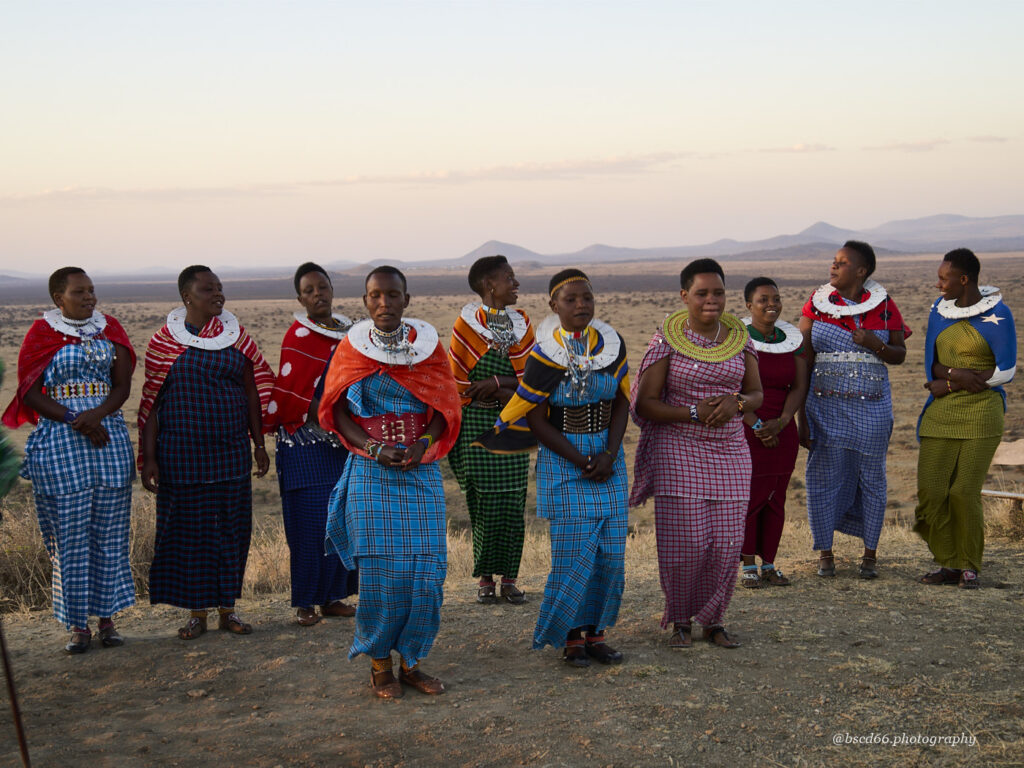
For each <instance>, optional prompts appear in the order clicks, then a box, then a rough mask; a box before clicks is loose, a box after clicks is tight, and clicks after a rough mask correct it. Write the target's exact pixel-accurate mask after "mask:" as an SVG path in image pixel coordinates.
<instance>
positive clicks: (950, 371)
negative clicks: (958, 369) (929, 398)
mask: <svg viewBox="0 0 1024 768" xmlns="http://www.w3.org/2000/svg"><path fill="white" fill-rule="evenodd" d="M952 378H953V369H952V368H950V369H949V370H948V371H946V381H949V380H950V379H952Z"/></svg>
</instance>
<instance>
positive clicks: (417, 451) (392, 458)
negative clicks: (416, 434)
mask: <svg viewBox="0 0 1024 768" xmlns="http://www.w3.org/2000/svg"><path fill="white" fill-rule="evenodd" d="M426 451H427V448H426V446H425V445H423V443H421V442H420V441H419V440H417V441H415V442H414V443H413V444H412V445H410V446H409V447H408V448H399V447H398V446H397V445H385V446H384V447H383V448H381V449H380V452H379V453H378V454H377V463H378V464H382V465H384V466H385V467H401V469H402V471H403V472H405V471H407V470H410V469H414V468H415V467H418V466H419V465H420V462H421V461H422V460H423V454H424V453H426Z"/></svg>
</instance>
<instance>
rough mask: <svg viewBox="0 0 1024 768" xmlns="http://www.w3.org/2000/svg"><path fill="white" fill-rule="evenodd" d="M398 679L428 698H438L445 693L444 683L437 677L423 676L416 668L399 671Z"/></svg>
mask: <svg viewBox="0 0 1024 768" xmlns="http://www.w3.org/2000/svg"><path fill="white" fill-rule="evenodd" d="M398 679H399V680H400V681H401V682H402V683H404V684H405V685H408V686H411V687H413V688H415V689H416V690H417V691H419V692H420V693H425V694H427V695H428V696H437V695H438V694H442V693H444V683H442V682H441V681H440V680H438V679H437V678H436V677H431V676H430V675H425V674H423V673H422V672H420V671H419V670H418V669H416V668H413V669H408V670H406V669H401V670H399V671H398Z"/></svg>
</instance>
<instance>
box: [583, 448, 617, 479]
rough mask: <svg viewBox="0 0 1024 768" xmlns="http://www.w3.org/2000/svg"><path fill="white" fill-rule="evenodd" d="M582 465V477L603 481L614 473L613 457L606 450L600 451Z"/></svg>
mask: <svg viewBox="0 0 1024 768" xmlns="http://www.w3.org/2000/svg"><path fill="white" fill-rule="evenodd" d="M589 458H590V461H588V462H587V463H586V465H585V466H584V467H583V479H584V480H593V481H594V482H595V483H603V482H604V481H605V480H607V479H608V478H609V477H611V476H612V475H613V474H614V473H615V458H614V457H613V456H612V455H611V454H610V453H608V452H607V451H601V453H599V454H597V455H596V456H591V457H589Z"/></svg>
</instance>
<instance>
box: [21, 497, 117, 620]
mask: <svg viewBox="0 0 1024 768" xmlns="http://www.w3.org/2000/svg"><path fill="white" fill-rule="evenodd" d="M35 501H36V512H37V514H38V516H39V530H40V532H41V533H42V535H43V544H45V545H46V552H47V554H48V555H49V556H50V562H51V564H52V565H53V581H52V586H53V615H54V616H55V617H56V618H57V620H58V621H60V622H63V624H64V626H65V627H67V628H68V629H71V628H72V627H84V626H85V625H86V624H87V623H88V621H89V617H90V616H113V615H114V614H115V613H117V612H118V611H120V610H123V609H125V608H128V607H129V606H131V605H134V604H135V586H134V584H133V583H132V571H131V567H130V565H129V562H128V528H129V509H130V508H131V503H132V489H131V486H126V487H124V488H102V487H99V488H87V489H85V490H83V491H76V492H74V493H66V494H63V495H60V496H48V495H45V494H40V493H37V494H35Z"/></svg>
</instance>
